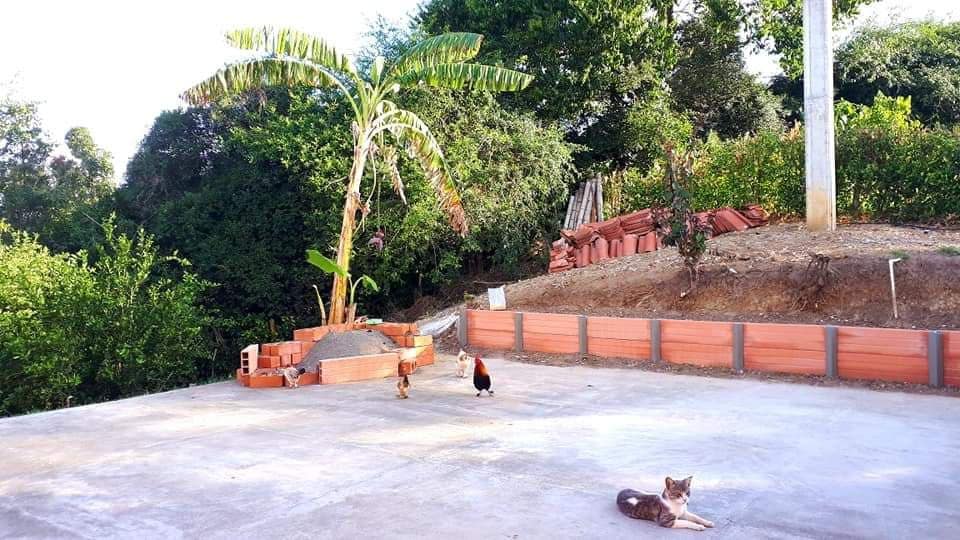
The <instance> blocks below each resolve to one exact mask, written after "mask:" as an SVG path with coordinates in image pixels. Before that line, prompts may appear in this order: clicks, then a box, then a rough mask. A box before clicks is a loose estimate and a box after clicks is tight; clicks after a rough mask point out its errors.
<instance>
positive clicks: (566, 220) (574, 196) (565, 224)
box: [562, 190, 577, 229]
mask: <svg viewBox="0 0 960 540" xmlns="http://www.w3.org/2000/svg"><path fill="white" fill-rule="evenodd" d="M576 201H577V190H573V193H571V194H570V200H569V201H567V213H566V215H565V216H564V218H563V227H562V228H564V229H569V228H570V217H571V216H572V215H573V207H574V205H575V204H576Z"/></svg>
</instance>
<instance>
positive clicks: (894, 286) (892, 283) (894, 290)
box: [887, 258, 903, 319]
mask: <svg viewBox="0 0 960 540" xmlns="http://www.w3.org/2000/svg"><path fill="white" fill-rule="evenodd" d="M901 260H903V259H899V258H897V259H890V260H888V261H887V262H888V263H889V264H890V296H891V297H892V298H893V318H894V319H899V318H900V315H899V314H898V313H897V281H896V280H895V279H894V277H893V264H894V263H898V262H900V261H901Z"/></svg>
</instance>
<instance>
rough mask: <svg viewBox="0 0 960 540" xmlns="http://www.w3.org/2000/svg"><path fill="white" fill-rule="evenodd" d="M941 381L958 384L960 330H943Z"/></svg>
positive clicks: (959, 372)
mask: <svg viewBox="0 0 960 540" xmlns="http://www.w3.org/2000/svg"><path fill="white" fill-rule="evenodd" d="M943 383H944V384H946V385H947V386H960V332H956V331H948V332H943Z"/></svg>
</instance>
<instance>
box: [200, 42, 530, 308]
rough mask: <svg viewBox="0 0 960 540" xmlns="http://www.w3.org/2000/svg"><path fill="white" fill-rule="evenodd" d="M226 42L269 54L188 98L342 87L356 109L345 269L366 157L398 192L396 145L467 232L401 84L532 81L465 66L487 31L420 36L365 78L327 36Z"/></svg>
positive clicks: (339, 296)
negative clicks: (398, 98) (402, 97)
mask: <svg viewBox="0 0 960 540" xmlns="http://www.w3.org/2000/svg"><path fill="white" fill-rule="evenodd" d="M227 40H228V42H229V43H230V44H231V45H233V46H235V47H237V48H240V49H245V50H255V51H261V52H262V53H265V54H263V55H261V56H259V57H256V58H253V59H250V60H246V61H241V62H237V63H234V64H230V65H228V66H226V67H225V68H223V69H221V70H220V71H218V72H217V73H216V74H215V75H214V76H212V77H210V78H209V79H207V80H206V81H204V82H202V83H200V84H198V85H196V86H194V87H193V88H190V89H189V90H187V92H186V93H185V94H184V96H185V98H186V99H187V100H188V101H190V102H191V103H194V104H201V103H208V102H210V101H211V100H215V99H218V98H221V97H224V96H228V95H235V94H238V93H242V92H246V91H249V90H253V89H257V88H262V87H264V86H271V85H309V86H314V87H324V88H329V87H332V88H336V89H337V90H339V95H340V96H341V97H343V98H344V99H345V100H346V101H347V102H348V103H349V105H350V108H351V110H352V111H353V121H352V124H351V131H352V133H353V163H352V165H351V169H350V173H349V176H348V183H347V186H346V187H347V189H346V194H345V198H346V200H345V202H344V208H343V223H342V226H341V230H340V239H339V244H338V246H337V264H338V265H339V266H340V267H341V268H344V269H349V268H350V259H351V256H352V250H353V234H354V230H355V228H356V217H357V213H358V212H362V213H363V215H364V216H365V215H366V213H367V212H368V211H369V207H368V206H367V205H366V204H364V202H363V199H362V196H361V193H360V187H361V182H362V180H363V177H364V172H365V170H366V168H367V165H368V161H369V164H370V166H371V168H373V171H374V172H375V171H376V164H375V160H376V159H378V158H379V159H380V160H382V162H383V164H384V165H385V166H386V169H387V173H388V174H389V176H390V178H391V181H392V183H393V187H394V189H396V191H397V192H398V193H401V194H402V193H403V180H402V178H401V177H400V174H399V169H398V167H397V158H398V152H397V150H396V146H399V147H400V148H403V149H405V150H406V151H407V153H408V154H409V155H410V157H411V158H414V159H416V160H417V161H418V162H419V164H420V167H421V168H422V169H423V170H424V172H425V174H426V177H427V179H428V181H429V182H430V184H431V185H432V186H433V187H434V189H435V191H436V193H437V197H438V200H439V202H440V204H441V206H442V207H443V208H444V209H445V210H446V212H447V217H448V219H449V221H450V223H451V225H452V226H453V227H454V229H456V230H457V231H458V232H460V233H461V234H464V233H465V232H466V229H467V222H466V217H465V214H464V211H463V207H462V205H461V203H460V196H459V195H458V193H457V190H456V186H455V185H454V183H453V180H452V178H451V177H450V175H449V173H448V172H447V167H446V162H445V160H444V157H443V151H442V150H441V148H440V145H439V144H438V143H437V141H436V139H434V136H433V134H432V133H431V132H430V128H429V127H428V126H427V125H426V124H425V123H423V121H421V120H420V118H419V117H417V115H416V114H414V113H412V112H410V111H407V110H404V109H401V108H399V107H398V106H397V105H396V104H395V103H394V102H393V101H391V99H389V98H391V97H392V96H393V95H394V94H396V93H398V92H399V91H400V89H401V88H402V87H404V86H419V85H427V86H437V87H446V88H455V89H457V88H465V87H469V88H475V89H484V90H493V91H514V90H520V89H523V88H525V87H526V86H527V85H528V84H530V82H531V81H532V80H533V77H531V76H529V75H525V74H523V73H520V72H518V71H513V70H509V69H504V68H499V67H494V66H488V65H483V64H472V63H468V62H467V61H468V60H470V59H472V58H474V57H475V56H476V55H477V53H478V52H479V51H480V43H481V41H482V40H483V36H481V35H479V34H472V33H465V32H461V33H450V34H443V35H439V36H436V37H432V38H428V39H426V40H423V41H421V42H420V43H418V44H417V45H414V46H413V47H411V48H409V49H408V50H407V51H405V52H404V54H403V55H401V56H400V57H399V58H398V59H396V60H395V61H393V62H391V63H390V65H387V63H386V60H385V59H384V58H383V57H378V58H376V59H375V60H374V62H373V64H372V65H371V66H370V70H369V73H368V74H367V75H366V76H364V75H362V74H360V73H359V72H358V71H357V70H356V68H355V67H354V66H353V64H352V62H351V61H350V60H349V59H348V58H347V57H346V56H344V55H342V54H340V53H338V52H337V51H336V49H334V48H333V47H331V46H330V45H328V44H327V43H326V42H325V41H323V40H322V39H320V38H318V37H315V36H310V35H308V34H303V33H300V32H297V31H295V30H289V29H279V30H276V31H274V30H272V29H269V28H266V29H263V30H258V29H254V28H246V29H241V30H236V31H232V32H229V33H228V34H227ZM388 133H389V134H390V135H391V136H392V143H390V142H388V141H387V138H386V134H388ZM395 145H396V146H395ZM347 281H348V280H347V277H346V276H344V275H341V274H335V276H334V282H333V292H332V293H331V294H332V299H331V314H330V320H331V322H332V323H340V322H343V320H344V315H345V307H346V306H345V302H346V296H347Z"/></svg>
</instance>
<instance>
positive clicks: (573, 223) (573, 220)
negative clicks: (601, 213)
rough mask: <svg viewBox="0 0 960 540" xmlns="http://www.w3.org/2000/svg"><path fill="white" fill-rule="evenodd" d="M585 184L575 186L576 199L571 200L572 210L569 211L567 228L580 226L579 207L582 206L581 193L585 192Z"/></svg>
mask: <svg viewBox="0 0 960 540" xmlns="http://www.w3.org/2000/svg"><path fill="white" fill-rule="evenodd" d="M586 187H587V186H586V185H585V184H583V183H581V184H580V186H579V187H577V194H576V199H577V200H576V201H574V202H573V212H571V213H570V225H569V227H567V228H568V229H576V228H577V227H579V226H580V223H579V221H580V219H579V218H580V207H581V206H583V194H584V193H585V192H586Z"/></svg>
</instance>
